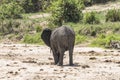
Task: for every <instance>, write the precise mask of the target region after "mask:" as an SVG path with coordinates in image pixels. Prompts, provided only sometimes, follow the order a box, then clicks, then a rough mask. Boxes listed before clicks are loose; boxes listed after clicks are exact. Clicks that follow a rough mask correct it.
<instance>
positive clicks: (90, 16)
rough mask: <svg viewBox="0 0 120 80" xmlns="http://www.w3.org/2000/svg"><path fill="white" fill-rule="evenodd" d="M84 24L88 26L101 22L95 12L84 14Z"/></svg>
mask: <svg viewBox="0 0 120 80" xmlns="http://www.w3.org/2000/svg"><path fill="white" fill-rule="evenodd" d="M83 22H84V23H88V24H98V23H100V20H99V19H98V18H97V17H96V13H95V12H88V13H85V14H84V18H83Z"/></svg>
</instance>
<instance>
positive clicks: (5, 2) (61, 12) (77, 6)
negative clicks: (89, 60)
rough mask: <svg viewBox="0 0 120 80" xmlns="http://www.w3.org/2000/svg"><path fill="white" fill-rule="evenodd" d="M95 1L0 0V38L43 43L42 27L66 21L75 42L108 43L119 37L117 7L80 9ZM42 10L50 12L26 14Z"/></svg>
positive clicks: (91, 44)
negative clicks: (100, 9)
mask: <svg viewBox="0 0 120 80" xmlns="http://www.w3.org/2000/svg"><path fill="white" fill-rule="evenodd" d="M91 1H92V2H91ZM99 1H102V0H99ZM105 1H106V2H108V1H111V0H105ZM95 3H101V2H97V0H1V1H0V39H2V38H4V36H7V37H8V39H17V40H18V41H22V42H24V43H30V44H31V43H32V44H33V43H36V44H44V43H43V41H42V40H41V37H40V34H41V31H42V29H43V28H45V27H49V28H51V29H54V28H55V27H57V26H60V25H70V26H71V27H72V28H73V29H74V30H75V33H76V41H75V44H80V43H86V42H87V43H89V42H90V45H88V46H100V47H105V46H109V42H110V40H120V36H119V34H120V26H119V25H120V23H119V21H120V11H119V10H115V9H113V10H109V11H105V12H87V13H82V9H84V8H85V6H91V5H92V4H95ZM103 3H104V2H103ZM47 11H48V12H47ZM35 12H36V13H35ZM44 12H46V13H50V14H51V16H50V17H44V16H43V17H37V18H30V16H33V15H39V14H44Z"/></svg>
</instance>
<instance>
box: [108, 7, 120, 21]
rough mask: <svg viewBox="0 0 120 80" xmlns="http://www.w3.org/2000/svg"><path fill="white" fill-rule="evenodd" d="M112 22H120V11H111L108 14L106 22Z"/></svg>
mask: <svg viewBox="0 0 120 80" xmlns="http://www.w3.org/2000/svg"><path fill="white" fill-rule="evenodd" d="M107 21H111V22H116V21H120V10H116V9H113V10H109V11H108V12H107V14H106V22H107Z"/></svg>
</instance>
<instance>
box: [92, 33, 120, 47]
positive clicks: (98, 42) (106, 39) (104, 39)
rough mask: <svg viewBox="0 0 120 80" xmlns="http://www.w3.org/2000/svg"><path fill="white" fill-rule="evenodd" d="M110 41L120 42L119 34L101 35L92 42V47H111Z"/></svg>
mask: <svg viewBox="0 0 120 80" xmlns="http://www.w3.org/2000/svg"><path fill="white" fill-rule="evenodd" d="M110 40H120V36H119V35H117V34H110V35H105V34H99V35H98V37H97V38H96V39H95V40H93V41H92V43H91V45H93V46H98V47H106V46H108V45H109V43H110Z"/></svg>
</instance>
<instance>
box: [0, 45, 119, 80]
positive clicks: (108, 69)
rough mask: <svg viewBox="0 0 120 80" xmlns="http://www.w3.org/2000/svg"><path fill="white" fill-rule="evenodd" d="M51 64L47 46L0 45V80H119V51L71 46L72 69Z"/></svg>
mask: <svg viewBox="0 0 120 80" xmlns="http://www.w3.org/2000/svg"><path fill="white" fill-rule="evenodd" d="M68 58H69V57H68V52H66V53H65V56H64V66H62V67H60V66H56V65H54V64H53V57H52V53H50V50H49V48H48V47H47V46H41V45H28V44H13V43H12V44H11V43H1V44H0V80H120V51H119V50H106V49H101V48H91V47H80V46H75V49H74V66H69V65H68Z"/></svg>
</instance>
